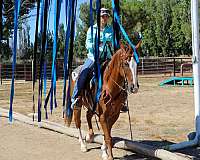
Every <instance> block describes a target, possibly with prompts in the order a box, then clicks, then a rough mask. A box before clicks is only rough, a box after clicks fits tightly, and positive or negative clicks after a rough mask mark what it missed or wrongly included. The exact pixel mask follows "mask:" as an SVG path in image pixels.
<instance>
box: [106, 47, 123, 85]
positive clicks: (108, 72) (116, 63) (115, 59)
mask: <svg viewBox="0 0 200 160" xmlns="http://www.w3.org/2000/svg"><path fill="white" fill-rule="evenodd" d="M122 52H125V50H124V49H122V48H120V49H119V50H117V51H116V52H115V54H114V55H113V56H112V58H111V61H110V62H109V64H108V66H107V67H106V69H105V71H104V78H103V79H104V82H107V81H108V79H109V76H110V75H111V73H112V71H113V70H114V69H117V67H119V65H120V56H121V53H122Z"/></svg>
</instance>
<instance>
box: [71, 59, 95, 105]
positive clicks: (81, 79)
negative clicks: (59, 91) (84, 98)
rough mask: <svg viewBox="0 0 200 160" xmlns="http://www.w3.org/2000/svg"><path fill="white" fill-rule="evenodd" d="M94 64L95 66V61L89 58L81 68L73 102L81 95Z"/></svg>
mask: <svg viewBox="0 0 200 160" xmlns="http://www.w3.org/2000/svg"><path fill="white" fill-rule="evenodd" d="M93 66H94V61H92V60H91V59H89V58H87V59H86V61H85V63H84V64H83V67H82V68H81V72H80V74H79V77H78V79H77V81H76V83H75V86H74V90H73V94H72V102H73V101H74V100H75V99H76V98H77V97H78V96H79V95H80V91H81V90H82V89H83V88H84V85H85V81H86V79H87V75H88V73H89V71H90V70H91V69H92V67H93Z"/></svg>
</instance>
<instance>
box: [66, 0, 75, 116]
mask: <svg viewBox="0 0 200 160" xmlns="http://www.w3.org/2000/svg"><path fill="white" fill-rule="evenodd" d="M76 6H77V0H72V2H71V4H70V7H71V8H72V15H71V36H70V45H69V47H70V49H69V57H68V76H69V79H68V89H67V106H66V117H69V118H70V117H71V116H72V109H71V94H70V91H71V81H72V79H71V78H72V77H71V74H72V61H73V43H74V36H75V21H76Z"/></svg>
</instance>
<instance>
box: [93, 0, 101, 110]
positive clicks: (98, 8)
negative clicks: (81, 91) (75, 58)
mask: <svg viewBox="0 0 200 160" xmlns="http://www.w3.org/2000/svg"><path fill="white" fill-rule="evenodd" d="M100 9H101V0H97V1H96V13H97V26H98V32H96V36H95V64H96V67H97V68H96V69H97V73H96V76H97V83H98V85H97V92H96V103H97V102H98V101H99V98H100V95H101V87H102V80H101V69H100V62H99V42H100ZM94 109H96V108H94Z"/></svg>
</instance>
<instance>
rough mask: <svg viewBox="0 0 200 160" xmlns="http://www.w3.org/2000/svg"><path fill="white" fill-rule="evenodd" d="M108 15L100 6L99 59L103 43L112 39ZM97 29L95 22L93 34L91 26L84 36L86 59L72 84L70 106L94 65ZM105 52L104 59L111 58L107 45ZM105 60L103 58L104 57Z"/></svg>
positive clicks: (78, 96) (102, 55)
mask: <svg viewBox="0 0 200 160" xmlns="http://www.w3.org/2000/svg"><path fill="white" fill-rule="evenodd" d="M109 17H110V13H109V10H108V9H106V8H101V10H100V44H99V51H100V53H99V55H100V57H99V58H100V59H103V57H104V54H102V53H103V52H104V51H105V50H104V47H105V43H107V42H108V43H111V42H112V41H113V30H112V27H111V26H110V25H108V20H109ZM97 31H98V26H97V24H95V25H93V35H91V27H90V28H89V29H88V31H87V37H86V49H87V50H88V54H87V59H86V61H85V63H84V64H83V66H82V69H81V72H80V74H79V76H78V79H77V81H76V84H75V86H74V90H73V95H72V99H71V101H72V104H71V108H73V106H74V104H75V103H76V102H77V101H78V100H79V98H80V92H81V90H82V89H83V88H84V85H85V82H86V78H87V75H88V73H89V71H90V70H91V69H92V67H94V61H95V56H94V55H95V35H96V33H97ZM92 36H93V37H92ZM106 48H107V51H105V52H106V59H111V56H112V54H111V50H108V47H106ZM104 60H105V59H104Z"/></svg>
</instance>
